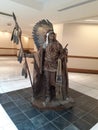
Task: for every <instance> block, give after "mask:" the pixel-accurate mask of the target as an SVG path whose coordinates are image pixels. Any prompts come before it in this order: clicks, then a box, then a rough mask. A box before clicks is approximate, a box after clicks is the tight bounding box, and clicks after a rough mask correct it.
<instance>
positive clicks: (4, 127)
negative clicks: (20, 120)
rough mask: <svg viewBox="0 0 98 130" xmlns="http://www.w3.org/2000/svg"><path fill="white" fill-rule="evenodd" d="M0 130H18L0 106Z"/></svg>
mask: <svg viewBox="0 0 98 130" xmlns="http://www.w3.org/2000/svg"><path fill="white" fill-rule="evenodd" d="M0 130H18V129H17V127H16V126H15V125H14V123H13V122H12V120H11V119H10V118H9V116H8V115H7V113H6V112H5V110H4V109H3V107H2V105H1V104H0Z"/></svg>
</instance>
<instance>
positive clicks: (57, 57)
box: [11, 13, 73, 109]
mask: <svg viewBox="0 0 98 130" xmlns="http://www.w3.org/2000/svg"><path fill="white" fill-rule="evenodd" d="M12 16H13V19H14V21H15V27H14V29H13V32H12V37H11V41H13V43H16V44H19V43H20V45H21V48H20V51H19V54H18V61H19V62H20V63H21V62H22V61H23V58H24V65H23V68H22V75H23V76H25V78H26V77H27V73H28V75H29V79H30V82H31V87H32V90H33V92H32V105H33V106H35V107H38V108H40V109H41V108H42V109H44V108H45V109H49V108H50V109H52V108H66V107H67V108H69V107H72V103H73V99H72V98H71V97H70V96H69V94H68V88H69V83H68V71H67V54H68V50H67V44H66V45H65V48H63V47H62V45H61V44H60V43H59V41H57V39H56V34H55V32H54V29H53V25H52V23H51V22H50V21H48V20H44V19H43V20H41V21H39V22H37V23H36V24H35V26H34V27H33V32H32V36H33V39H34V42H35V44H36V47H37V51H36V52H35V53H33V54H31V55H29V56H30V58H32V57H33V59H34V68H33V82H32V77H31V73H30V70H29V66H28V62H27V60H26V57H28V56H27V55H26V53H25V52H24V48H23V44H22V39H21V34H22V30H21V28H20V26H19V24H18V22H17V19H16V16H15V14H14V13H13V15H12Z"/></svg>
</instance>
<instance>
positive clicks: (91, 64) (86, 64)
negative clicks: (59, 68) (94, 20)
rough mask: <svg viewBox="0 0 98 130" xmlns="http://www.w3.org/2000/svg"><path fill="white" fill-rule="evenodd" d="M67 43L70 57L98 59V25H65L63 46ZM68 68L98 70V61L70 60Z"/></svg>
mask: <svg viewBox="0 0 98 130" xmlns="http://www.w3.org/2000/svg"><path fill="white" fill-rule="evenodd" d="M66 42H68V44H69V45H68V52H69V55H75V56H88V57H98V25H90V24H65V25H64V32H63V45H64V44H65V43H66ZM68 67H70V68H80V69H92V70H98V59H81V58H80V59H79V58H69V62H68Z"/></svg>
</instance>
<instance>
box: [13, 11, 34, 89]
mask: <svg viewBox="0 0 98 130" xmlns="http://www.w3.org/2000/svg"><path fill="white" fill-rule="evenodd" d="M12 16H13V19H14V21H15V27H14V30H17V33H18V34H17V36H16V37H14V38H15V39H14V38H13V34H12V38H11V40H14V42H15V43H16V44H18V43H19V42H20V45H21V50H22V53H23V56H24V61H25V65H26V68H27V71H28V75H29V79H30V83H31V86H32V89H33V83H32V78H31V74H30V70H29V66H28V62H27V59H26V55H25V53H24V48H23V44H22V39H21V35H22V30H21V28H20V27H19V25H18V22H17V19H16V16H15V14H14V13H13V15H12ZM14 30H13V31H14ZM20 62H21V61H20Z"/></svg>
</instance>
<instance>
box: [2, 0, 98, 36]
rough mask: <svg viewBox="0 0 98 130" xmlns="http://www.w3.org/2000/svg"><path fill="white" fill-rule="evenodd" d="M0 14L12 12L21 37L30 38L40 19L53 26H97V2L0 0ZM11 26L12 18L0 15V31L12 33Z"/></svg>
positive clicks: (86, 0)
mask: <svg viewBox="0 0 98 130" xmlns="http://www.w3.org/2000/svg"><path fill="white" fill-rule="evenodd" d="M2 12H3V13H6V14H11V15H12V13H13V12H14V13H15V15H16V17H17V21H18V24H19V25H20V27H21V29H22V32H23V35H25V36H30V37H31V36H32V29H33V26H34V24H35V23H36V22H38V21H40V20H41V19H48V20H49V21H51V22H52V23H53V24H61V23H93V24H97V23H98V0H0V13H2ZM92 20H93V21H92ZM96 20H97V21H96ZM13 26H14V21H13V18H12V17H10V16H6V15H2V14H0V31H8V32H12V29H13Z"/></svg>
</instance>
